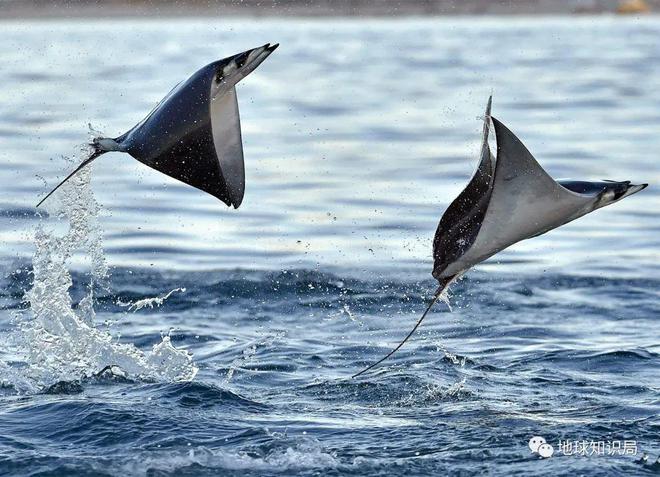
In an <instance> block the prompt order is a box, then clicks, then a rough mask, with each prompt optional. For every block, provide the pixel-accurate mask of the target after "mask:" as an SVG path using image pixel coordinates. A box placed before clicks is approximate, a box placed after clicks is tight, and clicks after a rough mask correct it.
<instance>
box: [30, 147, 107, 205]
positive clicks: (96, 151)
mask: <svg viewBox="0 0 660 477" xmlns="http://www.w3.org/2000/svg"><path fill="white" fill-rule="evenodd" d="M106 152H107V151H104V150H103V149H100V148H98V147H97V148H95V149H94V152H92V154H91V155H90V156H89V157H88V158H87V159H85V160H84V161H82V162H81V163H80V165H79V166H78V167H76V168H75V170H74V171H73V172H72V173H71V174H69V175H68V176H66V177H65V178H64V180H63V181H62V182H60V183H59V184H57V186H56V187H55V188H54V189H53V190H51V191H50V192H49V193H48V195H46V197H44V198H43V199H41V200H40V201H39V203H38V204H37V207H39V206H40V205H41V204H43V203H44V201H45V200H46V199H48V198H49V197H50V196H51V195H53V193H54V192H55V191H56V190H57V189H59V188H60V187H61V186H62V185H63V184H64V183H65V182H66V181H68V180H69V179H71V178H72V177H73V176H75V175H76V173H78V171H80V170H81V169H82V168H83V167H85V166H86V165H88V164H90V163H91V162H92V161H93V160H94V159H96V158H97V157H99V156H100V155H101V154H105V153H106Z"/></svg>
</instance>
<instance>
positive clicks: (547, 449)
mask: <svg viewBox="0 0 660 477" xmlns="http://www.w3.org/2000/svg"><path fill="white" fill-rule="evenodd" d="M538 452H539V455H540V456H541V457H543V458H544V459H547V458H548V457H552V454H554V453H555V449H554V447H552V446H551V445H550V444H541V445H540V446H539V451H538Z"/></svg>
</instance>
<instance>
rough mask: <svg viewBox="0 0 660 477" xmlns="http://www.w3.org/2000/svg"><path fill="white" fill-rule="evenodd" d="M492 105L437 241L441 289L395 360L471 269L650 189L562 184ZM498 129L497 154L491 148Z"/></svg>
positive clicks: (608, 184)
mask: <svg viewBox="0 0 660 477" xmlns="http://www.w3.org/2000/svg"><path fill="white" fill-rule="evenodd" d="M491 104H492V97H491V98H489V99H488V105H487V107H486V115H485V118H484V129H483V136H482V145H481V160H480V162H479V166H478V168H477V171H476V172H475V174H474V176H473V177H472V179H471V180H470V182H469V183H468V185H467V186H466V187H465V189H464V190H463V191H462V192H461V193H460V194H459V195H458V197H456V199H454V201H453V202H452V203H451V204H450V205H449V207H448V208H447V210H446V211H445V213H444V214H443V216H442V218H441V219H440V223H439V224H438V228H437V230H436V233H435V238H434V240H433V259H434V263H433V272H432V274H433V277H434V278H435V279H436V280H438V282H439V284H440V286H439V287H438V290H437V291H436V293H435V295H434V297H433V299H432V300H431V302H430V304H429V305H428V308H427V309H426V311H425V312H424V314H423V315H422V317H421V318H420V319H419V320H418V321H417V324H416V325H415V327H414V328H413V330H412V331H411V332H410V333H409V334H408V335H407V336H406V337H405V338H404V339H403V341H401V343H399V345H398V346H397V347H396V348H394V350H392V351H391V352H390V353H389V354H387V355H386V356H385V357H384V358H382V359H381V360H379V361H377V362H376V363H374V364H372V365H371V366H369V367H368V368H366V369H364V370H362V371H360V372H359V373H357V374H355V375H353V377H357V376H359V375H361V374H362V373H364V372H366V371H368V370H370V369H372V368H373V367H375V366H376V365H378V364H380V363H381V362H383V361H384V360H385V359H387V358H389V357H390V356H391V355H392V354H394V353H395V352H396V351H397V350H398V349H399V348H401V346H403V344H404V343H405V342H406V341H408V339H409V338H410V337H411V336H412V335H413V333H414V332H415V330H416V329H417V328H418V327H419V325H420V324H421V323H422V321H423V320H424V318H425V317H426V315H427V313H428V312H429V310H430V309H431V307H432V306H433V304H434V303H435V302H436V301H437V300H438V298H439V297H440V296H441V295H442V293H444V292H445V290H446V289H447V287H448V286H449V285H450V284H451V283H452V282H453V281H454V280H456V279H457V278H458V277H460V276H461V275H462V274H463V273H465V272H466V271H467V270H468V269H470V268H471V267H473V266H474V265H476V264H478V263H480V262H482V261H483V260H485V259H487V258H489V257H491V256H492V255H495V254H496V253H497V252H499V251H501V250H504V249H505V248H507V247H508V246H510V245H512V244H514V243H516V242H519V241H521V240H524V239H527V238H531V237H536V236H538V235H541V234H544V233H546V232H548V231H550V230H552V229H555V228H557V227H559V226H561V225H563V224H565V223H568V222H570V221H572V220H575V219H577V218H578V217H581V216H583V215H585V214H588V213H589V212H593V211H594V210H596V209H599V208H601V207H604V206H606V205H610V204H613V203H614V202H617V201H619V200H621V199H623V198H624V197H628V196H629V195H632V194H635V193H636V192H639V191H640V190H642V189H644V188H645V187H646V186H647V185H648V184H631V183H630V181H624V182H616V181H597V182H593V181H573V180H566V181H563V180H562V181H555V180H554V179H553V178H552V177H550V175H548V173H547V172H546V171H545V170H544V169H543V168H542V167H541V165H540V164H539V163H538V162H537V161H536V159H534V156H532V154H531V153H530V152H529V150H527V148H526V147H525V145H524V144H523V143H522V142H521V141H520V139H518V138H517V137H516V136H515V134H513V133H512V132H511V131H510V130H509V129H508V128H507V127H506V126H505V125H504V124H502V123H501V122H500V121H498V120H497V119H496V118H494V117H492V116H491V114H490V113H491ZM491 123H492V126H493V129H494V131H495V137H496V142H497V155H496V156H493V155H492V153H491V151H490V147H489V145H488V136H489V132H490V129H491Z"/></svg>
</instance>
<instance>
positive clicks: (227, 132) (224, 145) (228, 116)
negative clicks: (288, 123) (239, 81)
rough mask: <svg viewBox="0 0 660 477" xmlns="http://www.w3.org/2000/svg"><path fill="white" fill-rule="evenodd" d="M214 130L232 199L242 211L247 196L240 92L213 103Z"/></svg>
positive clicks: (214, 141)
mask: <svg viewBox="0 0 660 477" xmlns="http://www.w3.org/2000/svg"><path fill="white" fill-rule="evenodd" d="M211 129H212V131H213V144H214V146H215V152H216V155H217V156H218V160H219V161H220V171H221V173H222V176H223V178H224V180H225V185H226V186H227V192H228V194H229V198H230V199H231V202H232V205H233V206H234V207H238V206H239V205H241V202H242V200H243V193H244V192H245V166H244V164H243V141H242V139H241V119H240V116H239V113H238V98H237V97H236V88H231V89H230V90H229V91H228V92H226V93H225V94H223V95H222V96H220V97H215V98H213V99H212V100H211Z"/></svg>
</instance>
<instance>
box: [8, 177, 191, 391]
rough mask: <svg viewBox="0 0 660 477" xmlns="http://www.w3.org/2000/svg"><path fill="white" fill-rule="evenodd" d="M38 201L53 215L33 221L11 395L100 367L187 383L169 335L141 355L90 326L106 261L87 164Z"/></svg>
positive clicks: (187, 365)
mask: <svg viewBox="0 0 660 477" xmlns="http://www.w3.org/2000/svg"><path fill="white" fill-rule="evenodd" d="M54 199H57V201H55V200H54ZM44 205H46V206H47V207H48V210H49V212H50V213H51V216H54V217H56V218H57V219H58V220H57V221H56V223H55V224H42V225H39V226H38V229H37V231H36V235H35V245H36V252H35V254H34V257H33V260H32V265H33V285H32V288H31V289H30V290H29V291H28V292H27V293H26V301H27V302H29V305H30V306H29V310H28V311H27V312H25V313H24V314H21V315H19V316H17V318H16V320H15V324H16V328H17V329H16V332H14V333H13V334H12V337H11V344H12V347H13V350H12V351H13V354H14V355H15V356H17V357H18V360H19V362H20V366H14V365H12V366H11V368H12V369H16V371H14V373H13V377H10V378H9V379H11V381H12V383H11V384H12V385H13V386H14V387H15V388H16V389H17V390H18V391H19V392H38V391H40V390H42V389H43V388H45V387H47V386H50V385H52V384H54V383H57V382H60V381H77V380H81V379H84V378H87V377H90V376H93V375H95V374H96V373H98V372H99V371H101V370H103V369H104V368H106V367H108V366H115V367H118V368H120V369H121V370H122V371H123V372H124V373H126V375H127V376H128V377H130V378H131V379H145V380H164V381H189V380H192V379H193V378H194V376H195V374H196V373H197V368H196V367H195V365H194V363H193V360H192V356H191V355H190V353H188V352H187V351H185V350H180V349H176V348H175V347H174V346H173V345H172V343H171V341H170V338H169V336H164V337H163V338H162V341H161V342H160V343H158V344H156V345H155V346H154V347H153V349H152V350H151V352H149V353H144V352H143V351H141V350H139V349H138V348H136V347H135V346H134V345H132V344H122V343H119V342H117V339H116V338H115V337H114V336H113V335H112V334H110V332H109V331H108V330H105V329H100V328H97V327H96V325H95V312H94V306H93V305H94V290H95V289H96V288H97V287H98V286H103V284H104V283H105V282H107V278H108V266H107V263H106V260H105V256H104V253H103V242H102V233H101V228H100V225H99V222H98V213H99V205H98V203H97V202H96V200H95V198H94V196H93V192H92V188H91V186H90V168H89V167H88V168H86V169H83V170H82V171H80V172H79V173H78V174H77V175H76V176H74V177H73V178H72V179H71V180H70V181H69V182H68V183H67V184H65V185H64V186H63V187H62V188H61V191H60V192H58V193H57V194H56V195H54V196H53V197H52V198H51V199H49V202H47V203H45V204H44ZM55 206H56V207H55ZM63 226H64V227H65V231H64V233H61V229H62V227H63ZM58 229H59V230H60V234H58V233H57V232H58ZM78 251H82V253H83V258H86V259H88V260H89V261H90V262H91V263H90V279H89V283H88V284H87V290H88V291H87V295H86V296H85V298H83V299H82V300H81V301H80V303H78V306H77V307H75V308H74V306H73V301H72V298H71V295H70V294H69V289H70V288H71V286H72V284H73V282H72V278H71V273H70V272H69V268H68V267H69V262H70V261H71V259H72V257H73V256H74V254H75V253H76V252H78ZM171 293H173V292H170V294H171ZM164 299H165V298H164ZM164 299H163V300H164ZM157 300H158V299H156V301H155V302H157ZM145 306H146V305H145ZM5 366H6V365H5ZM3 374H4V373H3ZM18 375H20V378H19V376H18ZM9 376H12V375H9Z"/></svg>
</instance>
